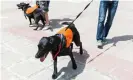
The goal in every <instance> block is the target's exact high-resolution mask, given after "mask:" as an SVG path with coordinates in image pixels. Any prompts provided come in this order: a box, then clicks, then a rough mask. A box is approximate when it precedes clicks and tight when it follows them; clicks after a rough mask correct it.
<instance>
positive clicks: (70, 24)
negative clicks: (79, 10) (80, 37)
mask: <svg viewBox="0 0 133 80" xmlns="http://www.w3.org/2000/svg"><path fill="white" fill-rule="evenodd" d="M62 25H68V26H67V28H66V30H67V29H68V28H70V27H75V24H74V23H71V22H63V23H62Z"/></svg>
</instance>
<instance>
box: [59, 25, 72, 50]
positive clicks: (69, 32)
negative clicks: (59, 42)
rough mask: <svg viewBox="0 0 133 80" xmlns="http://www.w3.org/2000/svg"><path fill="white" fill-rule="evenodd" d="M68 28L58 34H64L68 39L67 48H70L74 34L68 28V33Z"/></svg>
mask: <svg viewBox="0 0 133 80" xmlns="http://www.w3.org/2000/svg"><path fill="white" fill-rule="evenodd" d="M65 30H66V27H65V28H63V29H61V30H60V31H59V32H57V34H63V35H64V36H65V38H66V47H67V48H68V47H69V46H70V44H71V43H72V40H73V32H72V30H71V29H70V28H68V29H67V30H66V31H65Z"/></svg>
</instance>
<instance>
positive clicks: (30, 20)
mask: <svg viewBox="0 0 133 80" xmlns="http://www.w3.org/2000/svg"><path fill="white" fill-rule="evenodd" d="M28 18H29V17H28ZM29 22H30V25H29V26H32V22H31V18H29Z"/></svg>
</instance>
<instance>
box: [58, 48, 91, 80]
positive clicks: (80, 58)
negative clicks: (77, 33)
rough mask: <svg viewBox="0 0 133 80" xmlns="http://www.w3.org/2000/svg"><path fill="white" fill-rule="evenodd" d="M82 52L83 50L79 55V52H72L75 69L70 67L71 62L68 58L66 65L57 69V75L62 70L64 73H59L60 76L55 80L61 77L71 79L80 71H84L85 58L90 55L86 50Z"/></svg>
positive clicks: (59, 79) (60, 79)
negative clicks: (75, 64)
mask: <svg viewBox="0 0 133 80" xmlns="http://www.w3.org/2000/svg"><path fill="white" fill-rule="evenodd" d="M83 52H84V53H83V55H80V54H79V52H73V55H74V57H75V61H76V63H77V69H76V70H73V69H72V63H71V60H70V61H69V63H68V65H67V67H63V68H62V69H61V70H60V71H59V75H60V74H61V73H62V72H64V74H63V75H61V77H59V78H58V79H57V80H62V79H63V78H65V79H67V80H71V79H74V78H76V76H78V75H79V74H80V73H82V72H83V71H84V68H85V65H86V62H87V59H88V58H89V57H90V55H89V54H88V52H87V51H86V50H83Z"/></svg>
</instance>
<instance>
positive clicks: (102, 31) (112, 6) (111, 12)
mask: <svg viewBox="0 0 133 80" xmlns="http://www.w3.org/2000/svg"><path fill="white" fill-rule="evenodd" d="M117 6H118V1H101V2H100V7H99V19H98V25H97V36H96V39H97V40H103V38H106V37H107V35H108V33H109V30H110V27H111V25H112V22H113V19H114V16H115V13H116V10H117ZM107 10H108V14H107ZM106 15H107V21H106V23H105V18H106ZM104 23H105V24H104Z"/></svg>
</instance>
